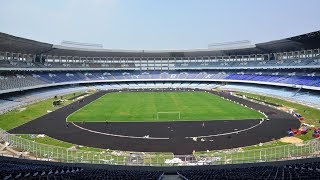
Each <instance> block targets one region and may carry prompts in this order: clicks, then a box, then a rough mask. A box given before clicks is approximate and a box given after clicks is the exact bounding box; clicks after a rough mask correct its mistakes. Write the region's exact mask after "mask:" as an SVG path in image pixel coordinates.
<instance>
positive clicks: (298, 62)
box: [0, 57, 320, 68]
mask: <svg viewBox="0 0 320 180" xmlns="http://www.w3.org/2000/svg"><path fill="white" fill-rule="evenodd" d="M180 61H181V60H177V62H168V61H167V60H163V62H162V64H165V65H166V66H171V67H176V68H201V67H263V66H271V67H272V66H319V65H320V57H314V58H304V59H285V60H256V61H255V60H250V61H225V60H217V61H211V62H208V61H203V60H198V62H191V61H188V60H183V62H180ZM153 62H154V61H152V60H151V61H149V62H148V65H149V64H150V63H151V64H152V63H153ZM143 63H146V62H140V61H137V62H134V61H130V62H125V63H119V62H113V63H104V62H101V63H79V62H78V63H71V62H61V63H59V62H44V63H30V62H24V61H16V60H12V61H10V60H1V61H0V67H12V68H15V67H16V68H17V67H19V68H139V67H140V66H141V64H143Z"/></svg>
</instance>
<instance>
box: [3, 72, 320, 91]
mask: <svg viewBox="0 0 320 180" xmlns="http://www.w3.org/2000/svg"><path fill="white" fill-rule="evenodd" d="M126 79H129V80H130V79H173V80H174V79H208V80H209V79H228V80H246V81H263V82H274V83H284V84H292V85H306V86H316V87H319V86H320V72H319V71H315V72H314V71H313V72H292V71H288V72H286V71H282V72H276V71H265V72H259V71H253V70H252V71H241V72H238V71H235V70H233V71H209V70H208V71H183V72H182V71H166V72H163V71H146V72H141V71H112V72H111V71H110V72H106V71H70V72H24V73H19V74H8V73H1V74H0V89H14V88H21V87H28V86H35V85H42V84H52V83H62V82H72V81H92V80H126Z"/></svg>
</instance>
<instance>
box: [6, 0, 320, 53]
mask: <svg viewBox="0 0 320 180" xmlns="http://www.w3.org/2000/svg"><path fill="white" fill-rule="evenodd" d="M0 1H1V8H0V9H1V10H0V32H3V33H8V34H12V35H15V36H20V37H24V38H29V39H33V40H37V41H41V42H47V43H53V44H61V42H62V41H63V40H67V41H75V42H82V43H97V44H103V47H104V48H107V49H137V50H142V49H144V50H152V49H196V48H207V47H208V44H212V43H223V42H233V41H240V40H250V41H251V42H252V43H260V42H266V41H270V40H277V39H281V38H287V37H291V36H295V35H300V34H304V33H308V32H312V31H317V30H320V10H319V7H320V0H0Z"/></svg>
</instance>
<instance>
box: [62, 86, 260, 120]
mask: <svg viewBox="0 0 320 180" xmlns="http://www.w3.org/2000/svg"><path fill="white" fill-rule="evenodd" d="M157 112H180V116H181V117H180V119H179V114H178V113H171V114H169V113H168V114H166V113H162V114H157ZM157 115H159V118H157ZM263 117H264V116H263V115H262V114H261V113H259V112H257V111H255V110H252V109H250V108H247V107H243V106H241V105H239V104H236V103H233V102H230V101H227V100H225V99H222V98H221V97H219V96H216V95H213V94H209V93H206V92H117V93H108V94H106V95H104V96H103V97H101V98H99V99H97V100H96V101H94V102H92V103H90V104H88V105H87V106H85V107H83V108H82V109H80V110H79V111H76V112H75V113H73V114H71V115H70V116H69V117H68V121H72V122H82V121H86V122H90V121H91V122H105V121H109V122H128V121H130V122H133V121H134V122H138V121H140V122H141V121H148V122H151V121H171V120H176V121H179V120H181V121H185V120H241V119H256V118H263Z"/></svg>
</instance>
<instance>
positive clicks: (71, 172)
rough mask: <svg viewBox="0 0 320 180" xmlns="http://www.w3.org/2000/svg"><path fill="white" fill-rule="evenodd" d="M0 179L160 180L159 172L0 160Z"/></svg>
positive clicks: (160, 174) (160, 173)
mask: <svg viewBox="0 0 320 180" xmlns="http://www.w3.org/2000/svg"><path fill="white" fill-rule="evenodd" d="M0 163H1V166H0V179H3V180H9V179H79V180H82V179H83V180H87V179H97V180H100V179H110V180H111V179H114V180H116V179H117V180H126V179H128V180H129V179H139V180H140V179H155V180H157V179H160V178H161V177H162V175H163V172H161V171H144V170H141V171H140V170H106V169H92V168H85V167H77V166H75V167H73V166H63V165H56V164H41V163H40V162H39V163H29V162H16V161H10V160H0Z"/></svg>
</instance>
